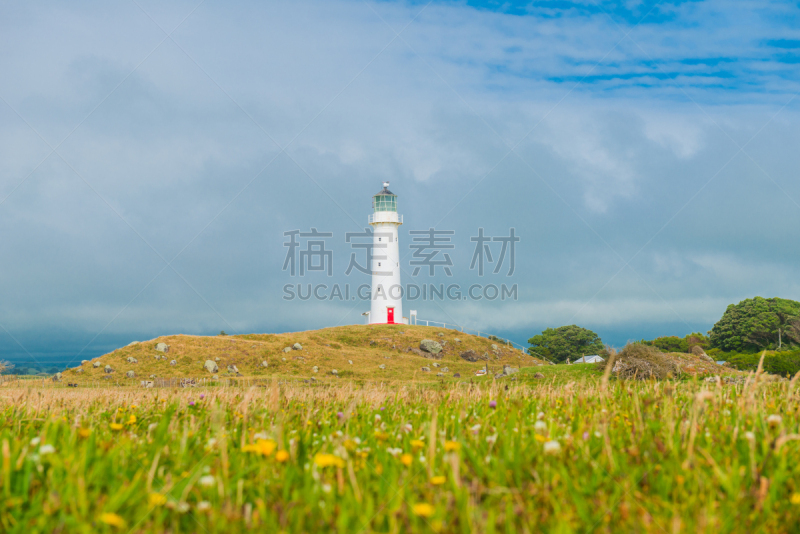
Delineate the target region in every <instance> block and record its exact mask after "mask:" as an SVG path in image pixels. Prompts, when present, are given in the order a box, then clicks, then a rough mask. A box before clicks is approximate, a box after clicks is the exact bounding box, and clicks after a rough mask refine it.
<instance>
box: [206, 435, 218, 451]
mask: <svg viewBox="0 0 800 534" xmlns="http://www.w3.org/2000/svg"><path fill="white" fill-rule="evenodd" d="M216 444H217V438H208V441H207V442H206V449H213V448H214V446H215V445H216Z"/></svg>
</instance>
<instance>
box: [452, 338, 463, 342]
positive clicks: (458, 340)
mask: <svg viewBox="0 0 800 534" xmlns="http://www.w3.org/2000/svg"><path fill="white" fill-rule="evenodd" d="M453 341H455V342H456V343H461V340H460V339H458V338H455V339H453Z"/></svg>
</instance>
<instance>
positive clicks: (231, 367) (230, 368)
mask: <svg viewBox="0 0 800 534" xmlns="http://www.w3.org/2000/svg"><path fill="white" fill-rule="evenodd" d="M228 372H229V373H236V374H237V375H238V374H239V368H238V367H236V366H235V365H229V366H228Z"/></svg>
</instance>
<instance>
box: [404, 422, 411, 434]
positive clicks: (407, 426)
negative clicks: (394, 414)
mask: <svg viewBox="0 0 800 534" xmlns="http://www.w3.org/2000/svg"><path fill="white" fill-rule="evenodd" d="M403 430H404V431H405V432H411V431H412V430H414V427H413V426H411V423H406V424H405V425H403Z"/></svg>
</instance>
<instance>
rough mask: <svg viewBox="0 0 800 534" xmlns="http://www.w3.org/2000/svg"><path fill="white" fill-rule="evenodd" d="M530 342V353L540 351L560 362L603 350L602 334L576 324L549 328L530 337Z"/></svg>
mask: <svg viewBox="0 0 800 534" xmlns="http://www.w3.org/2000/svg"><path fill="white" fill-rule="evenodd" d="M528 343H529V344H530V345H531V346H530V348H529V349H528V352H529V353H531V354H534V355H535V354H537V353H538V354H541V355H543V356H545V357H547V358H549V359H551V360H554V361H556V362H559V363H561V362H565V361H566V360H567V358H570V359H571V360H575V359H577V358H580V357H581V356H588V355H591V354H597V353H599V352H601V351H602V350H603V341H602V340H601V339H600V336H598V335H597V334H595V333H594V332H592V331H591V330H587V329H586V328H581V327H580V326H577V325H574V324H573V325H569V326H560V327H558V328H548V329H546V330H545V331H544V332H542V333H541V334H539V335H536V336H533V337H532V338H530V339H529V340H528Z"/></svg>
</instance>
